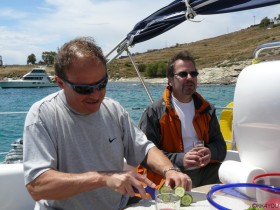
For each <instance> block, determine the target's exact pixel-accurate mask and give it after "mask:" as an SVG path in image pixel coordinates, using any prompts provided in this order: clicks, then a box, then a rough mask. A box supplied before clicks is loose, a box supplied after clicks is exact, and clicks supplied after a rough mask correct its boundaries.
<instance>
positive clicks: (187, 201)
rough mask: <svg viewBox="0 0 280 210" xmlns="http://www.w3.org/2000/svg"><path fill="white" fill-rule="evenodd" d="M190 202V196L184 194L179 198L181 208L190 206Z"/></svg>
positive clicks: (191, 198) (191, 199)
mask: <svg viewBox="0 0 280 210" xmlns="http://www.w3.org/2000/svg"><path fill="white" fill-rule="evenodd" d="M192 201H193V197H192V195H191V194H188V193H186V194H185V195H184V196H183V197H182V198H181V205H182V206H189V205H191V203H192Z"/></svg>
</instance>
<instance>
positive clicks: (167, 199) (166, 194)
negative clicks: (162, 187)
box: [161, 193, 172, 202]
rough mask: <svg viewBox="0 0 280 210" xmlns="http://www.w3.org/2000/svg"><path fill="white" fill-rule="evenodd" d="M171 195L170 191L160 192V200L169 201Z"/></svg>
mask: <svg viewBox="0 0 280 210" xmlns="http://www.w3.org/2000/svg"><path fill="white" fill-rule="evenodd" d="M171 195H172V194H170V193H163V194H161V200H162V201H163V202H170V201H171Z"/></svg>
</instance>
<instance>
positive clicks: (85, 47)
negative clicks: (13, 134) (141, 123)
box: [23, 38, 191, 210]
mask: <svg viewBox="0 0 280 210" xmlns="http://www.w3.org/2000/svg"><path fill="white" fill-rule="evenodd" d="M55 73H56V81H57V83H58V85H59V87H60V88H61V90H60V91H58V92H56V93H54V94H51V95H49V96H47V97H45V98H44V99H42V100H40V101H38V102H36V103H35V104H33V105H32V107H31V108H30V110H29V112H28V114H27V117H26V121H25V127H24V134H23V138H24V177H25V184H26V186H27V189H28V191H29V192H30V194H31V196H32V197H33V199H34V200H36V201H37V202H36V206H35V209H38V210H39V209H40V210H42V209H71V210H87V209H90V210H92V209H97V210H103V209H104V210H111V209H112V210H113V209H121V208H122V207H124V206H125V204H126V202H127V199H126V198H128V197H129V196H134V195H135V193H134V190H133V188H136V189H137V190H138V191H139V193H140V195H141V197H142V198H146V195H145V190H144V188H143V186H142V183H144V184H145V185H148V186H150V187H155V184H154V183H153V182H151V181H150V180H149V179H147V178H146V177H144V176H142V175H140V174H137V173H136V172H135V171H123V167H124V158H125V159H126V160H127V163H128V164H129V165H132V166H137V165H138V164H143V165H145V166H146V167H148V168H150V169H151V170H153V171H154V172H156V173H158V174H161V175H164V176H165V178H166V184H167V185H170V186H171V187H175V186H183V187H184V188H186V189H188V190H190V189H191V181H190V179H189V177H188V176H187V175H185V174H183V173H181V172H179V171H178V169H176V168H174V167H173V165H172V163H171V162H170V161H169V160H168V158H166V156H165V155H163V153H162V152H161V151H160V150H158V149H157V147H155V146H154V144H153V143H152V142H150V141H148V140H147V138H146V136H145V135H144V134H143V132H142V131H141V130H140V129H139V128H138V127H137V126H136V125H135V124H134V123H133V122H132V120H131V119H130V117H129V115H128V113H127V112H126V111H125V110H124V108H123V107H122V106H121V105H120V104H119V103H118V102H116V101H114V100H112V99H110V98H107V97H105V93H106V85H107V82H108V75H107V71H106V59H105V58H104V56H103V54H102V51H101V49H100V48H99V47H98V46H96V45H95V43H94V41H93V40H92V39H90V38H77V39H74V40H72V41H70V42H68V43H66V44H65V45H63V47H62V48H61V49H60V50H59V52H58V54H57V56H56V59H55Z"/></svg>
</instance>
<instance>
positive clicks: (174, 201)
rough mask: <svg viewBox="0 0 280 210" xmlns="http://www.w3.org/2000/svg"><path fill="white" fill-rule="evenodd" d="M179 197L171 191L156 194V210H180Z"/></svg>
mask: <svg viewBox="0 0 280 210" xmlns="http://www.w3.org/2000/svg"><path fill="white" fill-rule="evenodd" d="M180 203H181V198H180V196H178V195H175V194H173V193H162V194H158V195H157V196H156V209H157V210H180Z"/></svg>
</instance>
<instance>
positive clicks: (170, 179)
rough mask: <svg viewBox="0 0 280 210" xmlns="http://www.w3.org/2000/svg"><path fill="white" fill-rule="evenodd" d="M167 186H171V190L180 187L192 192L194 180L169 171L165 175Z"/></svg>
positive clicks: (185, 175) (180, 173)
mask: <svg viewBox="0 0 280 210" xmlns="http://www.w3.org/2000/svg"><path fill="white" fill-rule="evenodd" d="M165 179H166V180H165V185H166V186H170V187H171V188H174V187H177V186H180V187H183V188H185V189H186V191H190V190H191V189H192V180H191V178H190V177H189V176H188V175H187V174H184V173H182V172H178V171H175V170H170V171H167V172H166V174H165Z"/></svg>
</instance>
